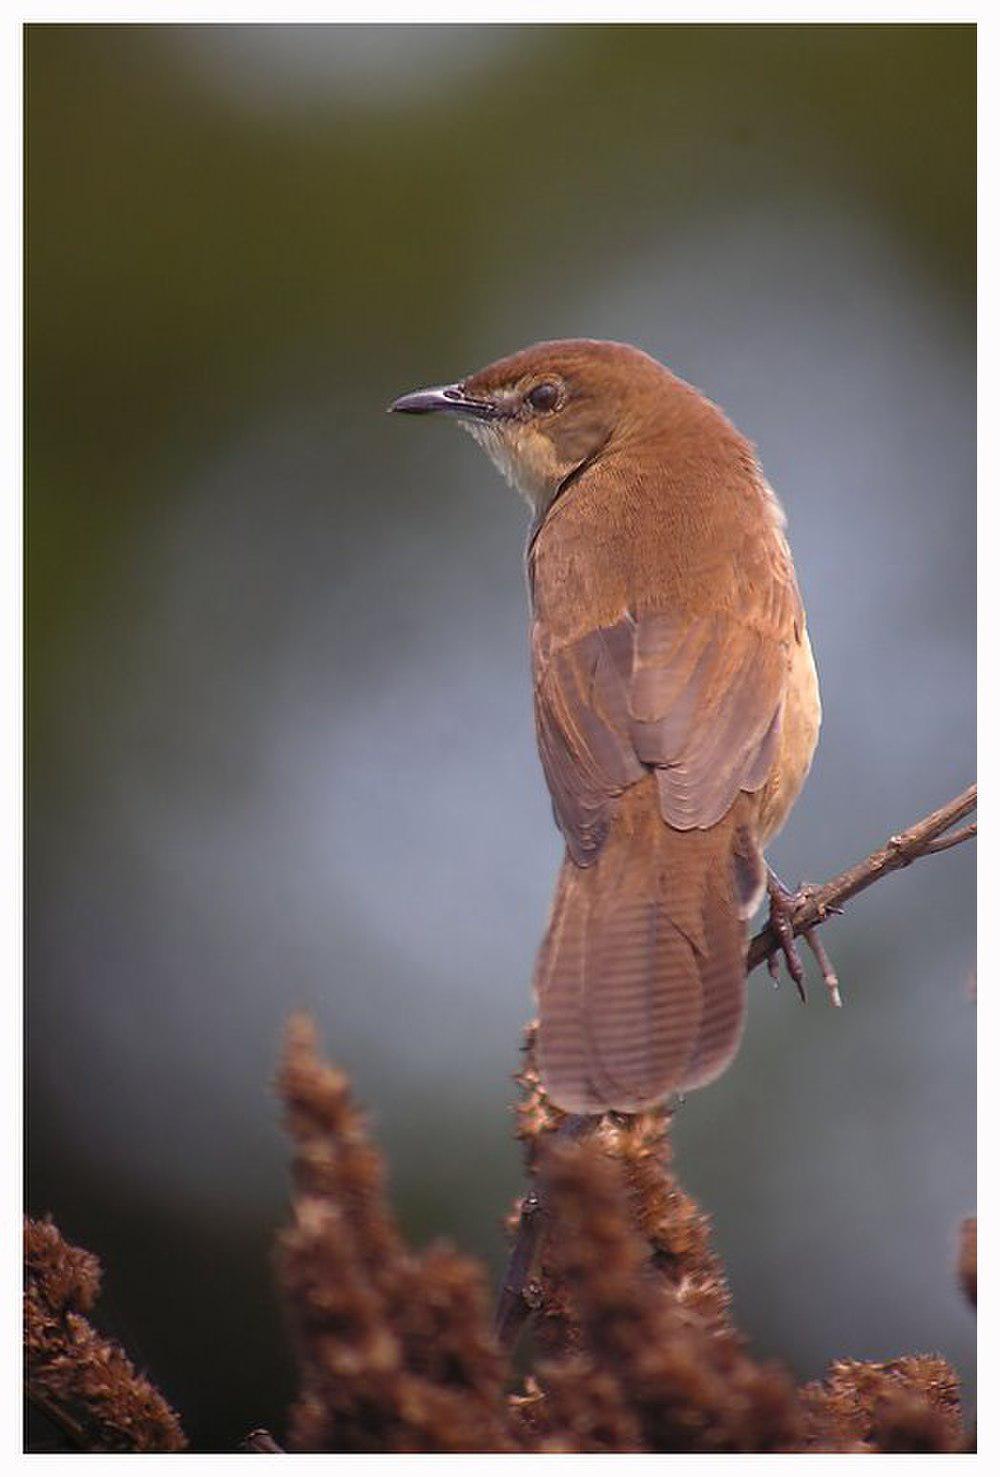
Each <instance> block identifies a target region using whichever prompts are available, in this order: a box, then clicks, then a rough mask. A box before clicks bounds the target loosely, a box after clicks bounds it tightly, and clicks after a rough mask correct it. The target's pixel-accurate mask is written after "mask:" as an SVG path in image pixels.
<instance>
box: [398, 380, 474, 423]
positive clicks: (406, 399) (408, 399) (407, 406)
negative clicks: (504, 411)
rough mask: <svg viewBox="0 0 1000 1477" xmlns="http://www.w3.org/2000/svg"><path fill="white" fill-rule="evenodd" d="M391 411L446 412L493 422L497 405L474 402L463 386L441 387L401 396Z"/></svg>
mask: <svg viewBox="0 0 1000 1477" xmlns="http://www.w3.org/2000/svg"><path fill="white" fill-rule="evenodd" d="M389 410H390V411H399V412H400V413H401V414H402V415H431V414H433V413H434V412H435V411H441V410H446V411H449V412H450V413H451V414H452V415H461V416H470V417H471V418H472V419H473V420H480V421H488V420H492V419H493V417H494V416H495V415H496V413H497V409H496V406H495V405H492V404H491V403H490V402H489V401H488V400H474V399H473V398H472V397H471V396H470V395H467V394H466V393H465V391H464V390H463V389H462V387H461V385H439V386H437V387H436V388H435V389H433V390H414V391H413V393H412V394H410V395H401V396H400V397H399V399H398V400H394V401H393V403H392V404H391V405H390V406H389Z"/></svg>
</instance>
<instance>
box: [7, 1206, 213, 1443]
mask: <svg viewBox="0 0 1000 1477" xmlns="http://www.w3.org/2000/svg"><path fill="white" fill-rule="evenodd" d="M24 1269H25V1287H24V1346H25V1383H26V1391H27V1394H28V1398H29V1399H30V1400H31V1401H32V1402H33V1403H34V1405H35V1406H36V1407H37V1408H38V1409H39V1410H41V1411H42V1412H43V1414H44V1415H46V1416H47V1417H48V1419H49V1420H51V1421H52V1422H53V1424H55V1425H56V1426H58V1427H59V1429H60V1431H61V1432H62V1434H63V1436H64V1437H65V1438H66V1439H67V1440H68V1441H69V1442H70V1443H71V1444H72V1445H73V1446H76V1447H79V1448H81V1449H82V1450H85V1451H122V1452H124V1451H146V1452H151V1451H183V1450H184V1449H185V1447H186V1446H187V1441H186V1440H185V1437H184V1432H183V1431H182V1430H181V1425H180V1421H179V1420H178V1418H177V1416H176V1414H175V1413H174V1411H173V1410H171V1408H170V1406H169V1405H168V1404H167V1402H166V1401H165V1400H164V1398H163V1396H162V1395H161V1394H160V1393H159V1391H158V1390H156V1389H155V1388H154V1386H153V1385H151V1384H150V1382H149V1381H148V1380H147V1379H145V1378H144V1377H143V1376H142V1375H140V1374H137V1373H136V1370H135V1368H134V1367H133V1365H132V1363H131V1362H130V1360H129V1358H128V1356H127V1355H126V1354H125V1352H124V1350H123V1349H121V1348H120V1347H119V1345H118V1344H116V1343H113V1342H112V1341H111V1340H110V1339H106V1338H103V1337H102V1336H101V1334H99V1333H97V1332H96V1331H95V1329H94V1328H92V1327H91V1324H90V1323H89V1322H88V1320H87V1318H86V1316H85V1315H86V1314H87V1313H89V1312H90V1311H91V1309H92V1308H93V1306H94V1303H95V1302H96V1300H97V1294H98V1292H99V1290H100V1284H101V1266H100V1263H99V1262H98V1260H97V1258H96V1257H95V1256H92V1255H91V1253H90V1252H89V1251H82V1250H81V1249H80V1248H79V1247H77V1246H70V1244H69V1243H68V1242H67V1241H64V1240H63V1238H62V1236H61V1235H60V1233H59V1231H58V1230H57V1228H56V1227H55V1226H54V1225H53V1223H52V1221H51V1220H41V1221H35V1220H31V1219H30V1218H29V1217H25V1222H24Z"/></svg>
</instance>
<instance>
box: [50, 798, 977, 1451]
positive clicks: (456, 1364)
mask: <svg viewBox="0 0 1000 1477" xmlns="http://www.w3.org/2000/svg"><path fill="white" fill-rule="evenodd" d="M975 801H976V790H975V786H972V787H970V788H969V789H968V790H967V791H965V792H963V794H962V795H959V796H957V797H956V799H955V800H954V801H952V802H951V804H950V805H948V806H945V807H943V808H942V809H941V810H939V811H936V812H934V813H933V814H932V815H930V816H928V817H926V818H925V819H924V820H923V821H921V822H919V823H918V824H917V825H916V826H914V827H911V828H910V830H909V831H907V832H905V833H903V834H902V835H900V836H895V837H892V838H891V839H890V841H889V842H888V843H887V845H886V847H884V848H882V849H881V850H880V851H878V852H875V853H873V854H872V855H871V856H870V857H868V858H867V859H866V861H864V862H861V863H858V864H857V866H855V867H853V868H850V869H849V870H848V871H847V872H844V873H842V874H841V875H840V876H839V877H837V878H834V879H833V880H832V881H831V882H829V883H827V884H825V885H824V887H822V888H819V889H810V890H808V892H807V893H804V894H803V895H802V900H801V903H800V905H799V906H798V908H797V910H796V912H795V914H794V916H793V918H792V928H793V931H794V933H796V934H800V933H805V932H808V930H809V929H811V928H814V927H815V926H816V924H817V923H818V922H819V921H821V920H822V918H823V917H824V916H826V914H827V913H829V912H831V911H836V910H838V909H839V906H840V904H841V903H842V902H844V901H846V900H847V899H848V898H850V897H853V896H854V895H855V894H856V893H857V892H859V891H862V890H863V889H864V888H867V887H869V886H871V885H872V884H873V883H874V882H875V881H878V880H879V879H880V878H881V877H883V876H885V875H887V874H888V873H890V872H892V871H895V870H898V869H899V868H900V867H903V866H907V865H909V864H910V863H911V862H913V861H915V860H916V859H918V858H919V857H921V856H928V855H933V854H935V853H936V852H938V851H942V850H946V849H948V848H949V847H951V846H954V845H958V844H960V843H961V842H963V841H965V840H968V839H970V838H971V836H972V835H974V833H975V826H974V824H971V825H965V826H963V827H962V828H961V829H959V830H955V829H953V828H954V827H955V825H956V824H957V822H958V821H960V820H963V819H964V818H965V816H966V815H967V814H968V813H969V811H970V810H971V809H973V808H974V806H975ZM772 946H773V939H772V938H771V937H770V935H769V933H768V931H767V930H766V929H765V930H764V931H763V932H762V933H761V934H760V935H758V936H757V937H756V938H755V939H754V940H753V941H752V942H751V945H750V955H749V964H750V967H754V966H755V965H756V964H758V963H760V962H761V961H762V960H763V959H765V958H766V957H767V954H768V951H769V949H770V948H771V947H772ZM532 1040H533V1033H532V1030H531V1029H530V1028H529V1032H528V1037H527V1041H526V1058H527V1060H526V1065H525V1067H524V1070H523V1072H522V1073H521V1075H520V1077H519V1079H518V1080H519V1082H520V1086H521V1089H522V1100H521V1103H520V1107H519V1120H518V1134H519V1137H520V1138H521V1140H522V1144H523V1148H524V1154H525V1161H526V1166H527V1169H528V1173H529V1176H530V1178H531V1181H532V1189H531V1190H530V1191H529V1194H528V1195H527V1196H526V1197H525V1198H524V1200H523V1201H521V1202H519V1204H518V1206H517V1207H515V1209H514V1211H513V1212H512V1214H511V1217H510V1219H509V1228H510V1231H511V1235H512V1237H513V1238H514V1251H513V1255H512V1259H511V1267H510V1269H509V1271H508V1276H507V1278H506V1279H505V1283H504V1287H503V1289H502V1296H501V1300H500V1307H499V1313H498V1319H497V1329H498V1332H499V1339H498V1337H497V1336H496V1335H495V1333H494V1329H493V1327H492V1326H491V1320H490V1316H489V1304H490V1295H489V1289H488V1286H487V1278H486V1274H485V1271H484V1269H483V1268H482V1267H481V1266H480V1265H479V1264H478V1263H476V1262H475V1261H473V1260H471V1259H470V1258H468V1257H465V1256H462V1255H460V1254H459V1253H458V1252H457V1251H455V1250H454V1249H452V1248H451V1247H450V1246H447V1245H443V1244H437V1245H433V1246H431V1247H429V1248H428V1249H426V1250H425V1251H422V1252H414V1251H412V1250H411V1249H410V1248H409V1247H408V1246H407V1245H406V1242H405V1240H404V1238H403V1237H402V1235H401V1234H400V1231H399V1228H398V1226H397V1224H396V1222H395V1220H394V1218H393V1215H392V1212H391V1209H390V1207H389V1204H388V1200H387V1197H386V1192H385V1171H384V1166H383V1161H382V1158H381V1155H380V1153H379V1151H378V1149H377V1148H376V1147H375V1145H374V1144H373V1143H372V1141H371V1140H370V1138H369V1136H368V1133H367V1130H366V1127H365V1123H364V1120H363V1118H362V1116H361V1114H360V1112H359V1111H358V1108H357V1107H356V1106H355V1104H354V1101H353V1099H352V1096H351V1091H350V1086H349V1083H348V1080H347V1078H346V1077H345V1076H344V1074H343V1073H341V1072H339V1071H337V1070H336V1069H334V1068H333V1067H331V1066H330V1065H328V1064H327V1063H326V1062H325V1061H323V1059H322V1058H321V1057H320V1055H319V1052H318V1050H317V1046H316V1039H315V1033H314V1030H313V1027H312V1025H311V1023H310V1022H309V1021H308V1020H306V1019H305V1018H303V1017H296V1018H294V1019H293V1020H292V1021H291V1023H290V1025H289V1030H288V1035H287V1041H286V1046H285V1052H284V1058H283V1062H282V1066H281V1070H280V1073H279V1078H278V1090H279V1093H280V1095H281V1097H282V1099H283V1102H284V1105H285V1113H286V1123H287V1127H288V1131H289V1134H290V1136H291V1139H292V1143H293V1148H294V1160H293V1203H292V1223H291V1225H290V1226H289V1227H288V1228H287V1229H286V1230H285V1231H284V1232H282V1234H281V1237H280V1241H279V1247H278V1263H279V1278H280V1283H281V1288H282V1292H283V1295H284V1300H285V1305H286V1309H287V1315H288V1322H289V1327H290V1330H291V1335H292V1340H293V1344H294V1348H295V1353H296V1356H297V1360H298V1366H299V1375H300V1388H299V1394H298V1397H297V1399H296V1401H295V1403H294V1406H293V1408H292V1411H291V1413H290V1417H289V1429H288V1442H289V1445H290V1446H291V1447H292V1448H293V1449H294V1450H296V1451H302V1452H323V1451H342V1452H382V1453H396V1452H399V1453H402V1452H488V1453H503V1452H796V1451H799V1452H959V1451H969V1450H971V1449H972V1444H973V1438H972V1435H971V1434H970V1433H968V1432H966V1431H965V1430H964V1429H963V1423H962V1416H961V1408H960V1404H959V1391H958V1380H957V1378H956V1376H955V1373H954V1371H953V1370H952V1369H951V1367H950V1366H949V1365H948V1364H947V1363H946V1361H945V1360H943V1359H942V1358H940V1357H938V1356H936V1355H933V1354H923V1355H915V1356H910V1357H906V1358H900V1359H896V1360H891V1361H888V1362H886V1363H881V1364H867V1363H860V1362H856V1361H854V1360H849V1359H842V1360H837V1361H836V1362H835V1363H833V1364H832V1365H831V1366H830V1368H829V1370H828V1371H827V1374H826V1376H825V1377H824V1379H822V1380H820V1381H815V1382H813V1383H810V1384H807V1385H805V1386H802V1387H799V1388H796V1386H795V1384H794V1382H793V1380H792V1379H791V1377H790V1375H789V1374H788V1373H787V1372H786V1371H785V1370H783V1369H782V1368H781V1367H780V1366H779V1365H778V1364H776V1363H773V1362H761V1361H759V1360H758V1359H756V1358H755V1357H753V1355H752V1354H751V1353H750V1350H749V1348H748V1345H747V1342H746V1340H745V1338H744V1337H743V1335H742V1334H741V1333H740V1332H739V1330H738V1329H737V1328H736V1327H735V1326H734V1324H733V1321H732V1318H731V1312H730V1294H729V1289H728V1286H727V1284H726V1277H725V1271H724V1268H723V1267H722V1264H721V1263H720V1261H719V1260H718V1258H717V1257H716V1256H715V1255H714V1253H713V1252H712V1249H711V1244H710V1224H709V1220H708V1217H707V1216H706V1215H705V1214H704V1212H703V1211H701V1210H700V1209H699V1207H698V1206H697V1205H696V1204H695V1202H694V1201H693V1200H692V1199H691V1197H690V1196H689V1195H687V1194H686V1193H685V1192H684V1190H683V1189H682V1188H681V1187H680V1185H679V1184H678V1183H677V1181H676V1179H675V1178H674V1175H673V1173H672V1170H671V1156H670V1143H669V1129H670V1115H669V1113H668V1112H667V1111H666V1110H665V1109H659V1110H657V1111H654V1112H648V1113H642V1114H638V1115H633V1116H628V1117H626V1116H621V1115H616V1114H606V1115H605V1116H604V1117H603V1118H601V1119H590V1120H570V1119H567V1118H566V1115H564V1114H563V1113H561V1112H560V1111H559V1110H558V1109H556V1108H554V1107H553V1106H552V1105H551V1104H550V1103H549V1102H548V1101H547V1099H546V1097H545V1094H544V1092H543V1091H542V1089H541V1086H540V1084H539V1081H538V1077H537V1074H536V1072H535V1070H534V1066H533V1063H532ZM25 1267H26V1281H25V1297H24V1310H25V1343H26V1366H27V1393H28V1396H29V1398H30V1399H31V1400H32V1402H33V1403H34V1404H35V1405H36V1406H37V1407H38V1408H40V1409H41V1410H42V1411H43V1412H45V1413H46V1414H47V1415H48V1416H49V1418H50V1419H51V1420H52V1421H54V1422H55V1423H56V1425H58V1426H59V1427H60V1429H61V1430H62V1432H63V1434H64V1436H65V1437H66V1438H67V1439H68V1440H70V1441H71V1442H72V1443H73V1444H74V1445H76V1446H78V1447H80V1448H83V1449H85V1450H91V1451H180V1450H182V1449H183V1448H184V1446H185V1444H186V1443H185V1438H184V1435H183V1433H182V1431H181V1427H180V1424H179V1421H178V1419H177V1416H176V1415H175V1414H174V1412H173V1411H172V1410H171V1409H170V1407H169V1405H168V1404H167V1403H166V1401H165V1400H164V1399H163V1397H162V1396H161V1395H160V1394H159V1393H158V1392H157V1391H156V1390H155V1389H154V1387H153V1386H152V1385H151V1384H150V1383H149V1382H148V1381H147V1380H146V1379H145V1378H143V1377H142V1376H141V1375H139V1374H137V1373H136V1371H135V1369H134V1368H133V1366H132V1365H131V1363H130V1362H129V1360H128V1358H127V1357H126V1355H125V1353H124V1352H123V1351H122V1349H120V1348H119V1347H118V1345H116V1344H114V1343H111V1342H110V1341H108V1340H106V1339H104V1338H102V1337H101V1335H99V1334H98V1333H96V1332H95V1330H94V1329H93V1328H92V1327H91V1326H90V1324H89V1322H88V1321H87V1319H86V1317H85V1316H84V1315H85V1314H87V1313H88V1312H89V1311H90V1309H91V1307H92V1306H93V1303H94V1300H95V1298H96V1296H97V1291H98V1287H99V1282H100V1267H99V1264H98V1262H97V1260H96V1258H95V1257H93V1256H91V1255H90V1253H88V1252H86V1251H81V1250H80V1249H78V1248H76V1247H72V1246H69V1245H68V1244H67V1243H66V1242H65V1241H64V1240H63V1239H62V1237H61V1236H60V1234H59V1232H58V1231H57V1230H56V1228H55V1226H54V1225H53V1224H52V1223H51V1221H32V1220H28V1221H26V1223H25ZM958 1278H959V1281H960V1283H961V1285H962V1287H963V1288H964V1290H965V1292H966V1294H967V1296H968V1297H969V1299H970V1301H971V1302H972V1303H973V1304H975V1299H976V1223H975V1221H974V1220H969V1221H966V1222H965V1223H963V1226H962V1228H961V1234H960V1246H959V1258H958ZM529 1318H530V1319H531V1320H532V1323H533V1333H534V1343H535V1359H534V1366H533V1368H532V1370H531V1372H530V1373H529V1374H528V1375H527V1376H525V1377H522V1378H521V1379H520V1380H518V1379H516V1378H515V1375H514V1372H513V1369H512V1367H511V1365H510V1364H509V1362H508V1360H507V1358H506V1356H505V1354H504V1353H503V1352H502V1349H501V1345H503V1346H505V1347H509V1346H510V1344H511V1343H512V1341H513V1338H514V1336H515V1335H516V1333H517V1331H518V1329H519V1327H520V1325H521V1324H523V1323H524V1322H525V1321H527V1320H528V1319H529ZM244 1449H245V1450H248V1451H255V1452H280V1451H281V1450H282V1447H281V1446H279V1445H278V1443H277V1442H276V1441H275V1440H274V1438H273V1437H272V1436H271V1435H270V1434H269V1433H268V1432H266V1431H262V1430H258V1431H254V1432H252V1433H251V1434H250V1435H249V1436H248V1437H247V1438H246V1439H245V1442H244Z"/></svg>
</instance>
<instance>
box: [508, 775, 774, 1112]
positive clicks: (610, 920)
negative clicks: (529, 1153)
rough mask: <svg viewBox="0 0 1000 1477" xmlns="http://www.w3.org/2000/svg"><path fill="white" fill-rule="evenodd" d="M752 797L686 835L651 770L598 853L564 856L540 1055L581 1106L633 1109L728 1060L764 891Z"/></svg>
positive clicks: (716, 1070) (707, 1075)
mask: <svg viewBox="0 0 1000 1477" xmlns="http://www.w3.org/2000/svg"><path fill="white" fill-rule="evenodd" d="M749 805H750V797H749V796H741V797H740V799H739V800H738V801H737V802H736V805H735V806H734V807H733V809H732V810H731V811H730V813H729V814H728V815H727V816H726V817H724V819H723V820H721V821H719V822H718V824H717V825H715V826H713V827H711V829H710V830H707V831H698V830H691V831H677V830H674V829H673V828H672V827H670V826H668V825H665V824H664V822H663V820H662V819H661V818H660V815H659V812H658V808H657V806H656V799H655V790H653V780H652V777H651V776H650V778H649V779H648V780H646V781H643V782H642V783H641V784H639V785H636V786H634V787H633V788H632V789H630V790H629V791H627V792H626V793H625V795H623V796H622V799H621V802H620V809H619V811H618V814H617V816H616V817H615V821H614V823H613V825H612V827H611V831H610V833H609V835H608V837H607V839H606V840H605V842H604V845H603V846H602V848H601V851H600V854H599V855H598V857H597V859H596V861H594V862H593V863H592V864H591V865H590V866H588V867H579V866H577V865H576V863H575V862H573V860H572V859H571V858H570V857H569V856H567V857H566V859H565V861H564V862H563V867H562V871H561V873H560V875H559V882H558V886H557V888H556V895H555V899H554V901H553V905H552V914H551V917H550V919H549V926H548V931H547V933H546V936H545V940H544V942H543V944H542V947H541V950H540V952H539V956H538V963H537V965H536V969H535V988H536V991H537V994H538V1001H539V1035H538V1060H539V1069H540V1073H541V1078H542V1083H543V1085H544V1087H545V1089H546V1091H547V1092H548V1094H549V1096H550V1097H551V1098H552V1100H553V1101H554V1102H555V1103H556V1104H557V1105H558V1106H559V1107H561V1108H564V1109H566V1110H567V1111H568V1112H574V1113H600V1112H604V1111H606V1110H608V1109H616V1110H618V1111H620V1112H637V1111H639V1110H640V1109H642V1108H646V1107H649V1106H651V1105H652V1104H654V1103H657V1102H660V1101H662V1099H663V1098H664V1097H666V1096H667V1095H668V1094H669V1093H671V1092H680V1091H684V1090H686V1089H688V1088H693V1087H701V1086H703V1085H704V1084H705V1083H707V1082H710V1081H712V1080H713V1078H715V1077H717V1076H719V1074H720V1073H721V1072H722V1071H724V1070H725V1068H726V1067H727V1066H728V1065H729V1063H730V1062H731V1061H732V1059H733V1057H734V1056H735V1054H736V1050H737V1047H738V1046H739V1042H740V1037H741V1035H742V1033H743V1022H744V1016H745V1013H746V923H745V919H746V918H747V917H748V916H749V914H750V913H751V912H752V911H753V910H754V909H755V908H756V906H757V903H758V902H759V900H760V897H761V895H762V892H763V887H764V876H765V874H764V868H763V859H762V857H761V856H760V852H759V850H758V848H757V846H756V842H755V841H754V840H753V839H752V838H753V832H752V827H751V824H750V816H749Z"/></svg>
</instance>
